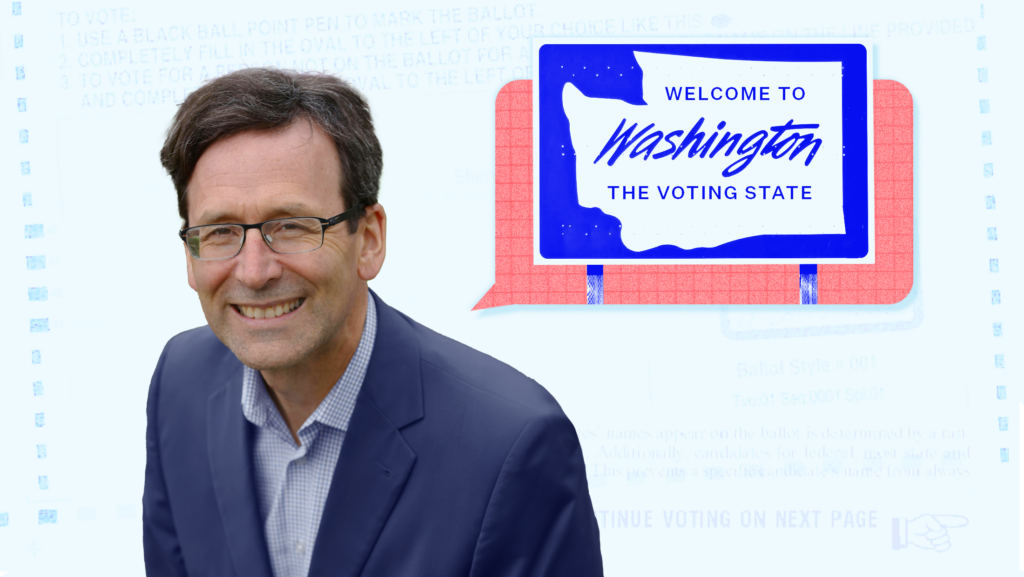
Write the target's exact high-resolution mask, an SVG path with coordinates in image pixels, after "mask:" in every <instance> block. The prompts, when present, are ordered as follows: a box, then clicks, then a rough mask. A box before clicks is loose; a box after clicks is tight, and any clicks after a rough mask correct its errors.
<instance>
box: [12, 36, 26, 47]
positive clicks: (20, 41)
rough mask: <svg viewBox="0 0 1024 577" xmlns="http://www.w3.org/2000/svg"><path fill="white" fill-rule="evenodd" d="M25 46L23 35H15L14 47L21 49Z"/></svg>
mask: <svg viewBox="0 0 1024 577" xmlns="http://www.w3.org/2000/svg"><path fill="white" fill-rule="evenodd" d="M24 45H25V37H24V36H22V35H21V34H15V35H14V47H15V48H21V47H22V46H24Z"/></svg>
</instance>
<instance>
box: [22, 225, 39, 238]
mask: <svg viewBox="0 0 1024 577" xmlns="http://www.w3.org/2000/svg"><path fill="white" fill-rule="evenodd" d="M25 238H43V225H41V224H26V225H25Z"/></svg>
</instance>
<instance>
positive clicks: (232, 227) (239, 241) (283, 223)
mask: <svg viewBox="0 0 1024 577" xmlns="http://www.w3.org/2000/svg"><path fill="white" fill-rule="evenodd" d="M360 208H362V205H361V204H358V205H356V206H354V207H352V208H350V209H348V210H346V211H345V212H343V213H341V214H339V215H337V216H334V217H331V218H327V219H325V218H319V217H316V216H304V217H299V218H278V219H275V220H268V221H266V222H258V223H256V224H234V223H220V224H204V225H201V226H193V227H190V228H186V229H185V230H182V231H179V232H178V237H179V238H181V240H183V241H184V242H185V245H186V246H188V251H189V252H190V253H191V254H192V258H194V259H197V260H224V259H227V258H231V257H233V256H235V255H237V254H238V253H240V252H242V245H243V244H245V233H246V232H247V231H248V230H249V229H251V228H258V229H260V236H262V237H263V241H264V242H266V243H267V246H269V247H270V250H272V251H274V252H276V253H279V254H296V253H300V252H309V251H311V250H316V249H318V248H320V247H321V246H323V244H324V231H325V230H327V229H328V228H330V227H332V226H334V225H336V224H338V223H339V222H344V221H346V220H348V219H350V218H352V217H354V216H355V215H356V214H357V213H358V211H359V209H360Z"/></svg>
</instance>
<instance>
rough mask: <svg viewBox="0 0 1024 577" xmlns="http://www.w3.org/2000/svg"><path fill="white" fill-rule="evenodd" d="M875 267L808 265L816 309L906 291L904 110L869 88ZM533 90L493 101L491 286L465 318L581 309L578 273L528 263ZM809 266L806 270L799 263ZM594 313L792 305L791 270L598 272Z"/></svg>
mask: <svg viewBox="0 0 1024 577" xmlns="http://www.w3.org/2000/svg"><path fill="white" fill-rule="evenodd" d="M874 82H875V84H874V98H875V102H874V104H875V238H876V247H875V264H873V265H820V266H818V303H819V304H891V303H896V302H899V301H900V300H902V299H903V298H904V297H906V295H907V294H908V293H909V292H910V288H911V286H912V285H913V281H914V270H913V269H914V257H913V234H914V222H913V201H914V198H913V196H914V192H913V101H912V100H911V97H910V92H909V91H907V89H906V88H905V87H904V86H903V85H902V84H900V83H898V82H894V81H891V80H876V81H874ZM532 107H533V85H532V82H531V81H529V80H517V81H514V82H510V83H508V84H506V85H505V86H504V88H502V89H501V92H499V93H498V97H497V100H496V102H495V194H496V197H495V202H494V205H495V275H494V276H495V283H494V286H493V287H491V289H490V290H489V291H488V292H487V294H486V295H484V297H483V298H482V299H480V302H478V303H477V304H476V306H475V307H473V310H479V309H485V308H491V307H499V306H504V305H511V304H587V272H586V268H587V267H586V266H584V265H579V266H546V265H545V266H540V265H534V264H533V128H532V126H533V125H532V121H533V108H532ZM808 264H813V263H808ZM603 282H604V304H799V303H800V267H799V265H607V266H605V267H604V278H603Z"/></svg>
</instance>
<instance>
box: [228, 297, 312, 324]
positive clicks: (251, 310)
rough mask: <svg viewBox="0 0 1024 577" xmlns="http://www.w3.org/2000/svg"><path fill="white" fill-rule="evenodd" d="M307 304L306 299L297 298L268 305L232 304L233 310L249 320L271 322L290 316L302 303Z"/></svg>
mask: <svg viewBox="0 0 1024 577" xmlns="http://www.w3.org/2000/svg"><path fill="white" fill-rule="evenodd" d="M304 302H306V299H304V298H297V299H293V300H290V301H285V302H278V303H266V304H255V303H254V304H241V303H236V304H232V305H231V308H233V309H235V311H236V312H237V313H238V314H240V315H242V316H244V317H246V318H249V319H254V320H255V319H263V320H269V319H274V318H277V317H282V316H287V315H290V314H291V313H293V312H294V311H295V309H297V308H299V307H300V306H302V303H304Z"/></svg>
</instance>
